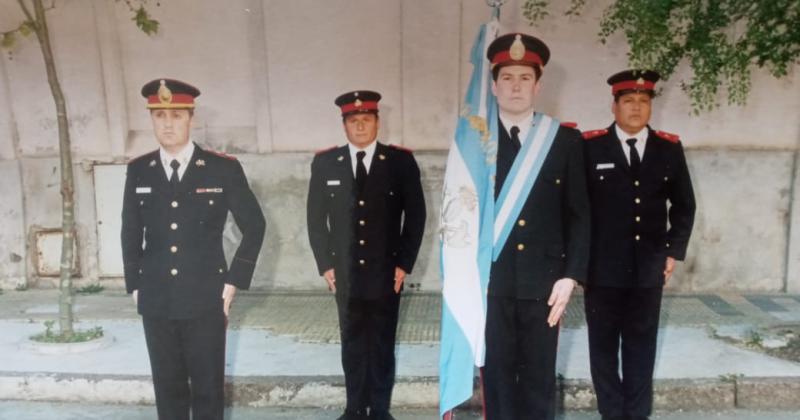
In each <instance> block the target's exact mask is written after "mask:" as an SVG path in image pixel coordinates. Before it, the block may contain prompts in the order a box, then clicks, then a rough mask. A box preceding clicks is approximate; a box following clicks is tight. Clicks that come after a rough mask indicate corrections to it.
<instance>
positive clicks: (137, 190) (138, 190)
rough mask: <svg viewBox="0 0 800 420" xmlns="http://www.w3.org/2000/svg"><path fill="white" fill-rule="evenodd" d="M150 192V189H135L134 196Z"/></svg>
mask: <svg viewBox="0 0 800 420" xmlns="http://www.w3.org/2000/svg"><path fill="white" fill-rule="evenodd" d="M151 192H152V190H151V189H150V187H136V194H150V193H151Z"/></svg>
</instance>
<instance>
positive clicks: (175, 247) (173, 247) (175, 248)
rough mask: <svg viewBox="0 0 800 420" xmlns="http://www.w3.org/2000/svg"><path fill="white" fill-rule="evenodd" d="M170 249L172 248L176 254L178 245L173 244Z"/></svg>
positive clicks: (171, 250)
mask: <svg viewBox="0 0 800 420" xmlns="http://www.w3.org/2000/svg"><path fill="white" fill-rule="evenodd" d="M169 250H170V252H172V253H173V254H174V253H176V252H178V247H177V246H175V245H172V246H171V247H169Z"/></svg>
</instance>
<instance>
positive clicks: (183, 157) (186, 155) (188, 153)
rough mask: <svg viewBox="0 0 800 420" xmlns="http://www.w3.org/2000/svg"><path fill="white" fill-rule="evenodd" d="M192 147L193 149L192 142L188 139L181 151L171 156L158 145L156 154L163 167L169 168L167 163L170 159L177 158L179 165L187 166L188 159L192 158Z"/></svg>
mask: <svg viewBox="0 0 800 420" xmlns="http://www.w3.org/2000/svg"><path fill="white" fill-rule="evenodd" d="M194 149H195V146H194V142H193V141H191V140H189V143H188V144H187V145H186V146H185V147H184V148H183V149H181V151H180V152H178V154H177V155H175V156H172V155H170V154H169V152H167V151H166V150H164V147H159V148H158V156H159V158H160V159H161V164H162V165H164V168H170V165H169V164H170V162H172V159H177V160H178V163H180V164H181V166H180V167H181V168H186V167H187V166H189V161H190V160H191V159H192V155H193V154H194Z"/></svg>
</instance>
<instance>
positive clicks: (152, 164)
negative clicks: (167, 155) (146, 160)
mask: <svg viewBox="0 0 800 420" xmlns="http://www.w3.org/2000/svg"><path fill="white" fill-rule="evenodd" d="M153 166H156V160H155V159H153V160H151V161H150V167H153Z"/></svg>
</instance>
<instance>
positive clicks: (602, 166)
mask: <svg viewBox="0 0 800 420" xmlns="http://www.w3.org/2000/svg"><path fill="white" fill-rule="evenodd" d="M613 168H614V163H613V162H611V163H598V164H597V169H613Z"/></svg>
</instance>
